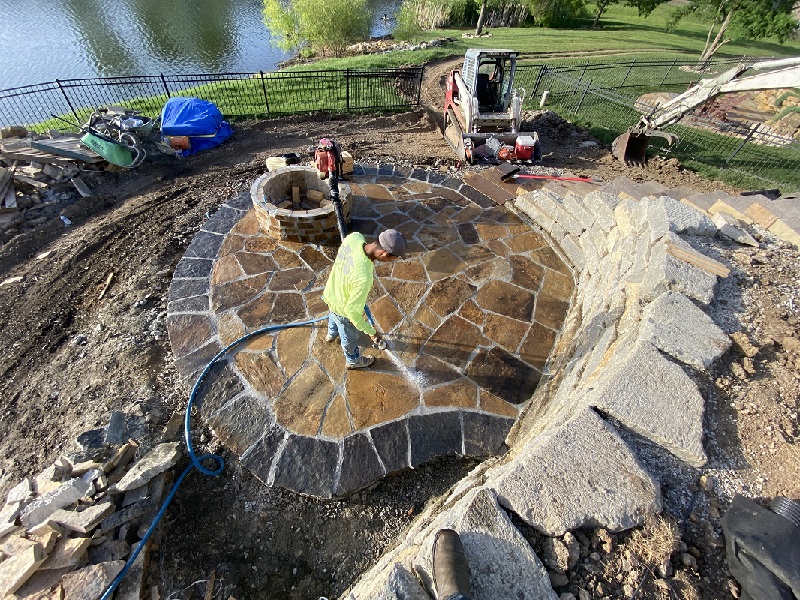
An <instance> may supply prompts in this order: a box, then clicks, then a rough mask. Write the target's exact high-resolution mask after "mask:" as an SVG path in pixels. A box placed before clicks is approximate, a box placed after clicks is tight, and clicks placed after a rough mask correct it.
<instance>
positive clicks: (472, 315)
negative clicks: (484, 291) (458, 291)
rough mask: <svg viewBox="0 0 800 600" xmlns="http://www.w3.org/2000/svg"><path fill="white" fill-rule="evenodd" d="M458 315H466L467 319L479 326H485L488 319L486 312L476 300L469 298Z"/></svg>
mask: <svg viewBox="0 0 800 600" xmlns="http://www.w3.org/2000/svg"><path fill="white" fill-rule="evenodd" d="M458 315H459V316H460V317H464V318H465V319H466V320H467V321H471V322H473V323H475V324H476V325H477V326H478V327H483V324H484V322H485V321H486V315H485V313H484V312H483V311H482V310H481V309H480V307H479V306H478V305H477V304H475V301H474V300H467V301H466V302H465V303H464V305H463V306H462V307H461V310H459V311H458Z"/></svg>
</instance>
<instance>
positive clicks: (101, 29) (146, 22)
mask: <svg viewBox="0 0 800 600" xmlns="http://www.w3.org/2000/svg"><path fill="white" fill-rule="evenodd" d="M398 5H399V0H372V2H371V6H372V7H373V9H374V11H375V20H374V23H373V27H372V35H373V36H378V35H385V34H386V33H389V32H390V29H391V25H392V24H393V21H392V20H389V21H388V22H387V21H384V20H383V19H382V18H381V17H382V15H384V14H388V15H389V16H390V17H391V16H393V15H394V14H395V12H396V10H397V6H398ZM261 9H262V1H261V0H24V1H20V0H0V15H3V18H2V22H0V89H7V88H11V87H17V86H22V85H29V84H34V83H43V82H46V81H54V80H55V79H70V78H84V77H103V76H125V75H154V74H158V73H219V72H247V73H250V72H258V71H271V70H274V68H275V65H276V64H277V63H278V62H280V61H282V60H286V59H287V58H289V55H288V54H286V53H285V52H283V51H281V50H280V49H278V48H277V47H275V46H274V45H273V44H272V39H271V36H270V32H269V31H268V30H267V28H266V27H265V26H264V23H263V21H262V19H261Z"/></svg>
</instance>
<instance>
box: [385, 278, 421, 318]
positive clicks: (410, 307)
mask: <svg viewBox="0 0 800 600" xmlns="http://www.w3.org/2000/svg"><path fill="white" fill-rule="evenodd" d="M381 284H383V288H384V289H385V290H386V293H387V294H389V296H391V297H392V300H394V302H395V303H396V304H397V306H399V307H400V310H401V311H403V313H405V314H407V315H408V314H411V313H412V312H414V310H415V309H416V308H417V305H418V304H419V301H420V300H421V299H422V296H423V295H424V294H425V292H426V291H427V289H428V285H427V284H425V283H413V282H409V281H399V280H395V279H382V280H381ZM376 287H377V286H376ZM373 291H374V290H373Z"/></svg>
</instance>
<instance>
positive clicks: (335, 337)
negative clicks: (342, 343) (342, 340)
mask: <svg viewBox="0 0 800 600" xmlns="http://www.w3.org/2000/svg"><path fill="white" fill-rule="evenodd" d="M338 339H339V335H338V334H335V333H328V334H326V335H325V341H326V342H327V343H329V344H330V343H331V342H332V341H334V340H338Z"/></svg>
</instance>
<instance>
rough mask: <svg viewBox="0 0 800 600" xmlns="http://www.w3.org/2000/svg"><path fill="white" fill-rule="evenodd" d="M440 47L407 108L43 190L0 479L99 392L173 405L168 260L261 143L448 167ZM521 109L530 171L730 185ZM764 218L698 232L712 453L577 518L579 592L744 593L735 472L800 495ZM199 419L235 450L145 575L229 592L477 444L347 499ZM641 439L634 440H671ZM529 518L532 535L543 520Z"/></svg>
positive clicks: (281, 569) (398, 500) (163, 420)
mask: <svg viewBox="0 0 800 600" xmlns="http://www.w3.org/2000/svg"><path fill="white" fill-rule="evenodd" d="M450 67H451V63H439V64H437V65H431V66H430V67H429V68H427V69H426V81H425V86H424V90H423V94H422V104H423V107H422V108H420V109H418V110H415V111H412V112H409V113H405V114H399V115H398V114H389V115H377V116H375V115H373V116H352V115H348V116H342V117H339V116H319V115H317V116H313V115H310V116H305V117H303V116H299V117H292V118H287V119H276V120H270V121H262V122H257V123H256V122H254V123H236V124H235V130H236V133H235V135H234V136H233V137H232V138H231V139H230V140H229V141H228V142H226V143H225V144H224V145H223V146H221V147H219V148H216V149H213V150H210V151H207V152H205V153H202V154H199V155H196V156H194V157H189V158H187V159H184V160H181V161H177V160H176V159H173V158H171V157H167V156H154V157H153V158H152V160H148V161H147V162H146V163H145V164H144V165H142V166H141V167H140V168H138V169H137V170H136V171H133V172H116V173H114V172H98V173H96V174H94V175H92V174H89V173H85V174H84V175H83V178H84V180H85V181H86V182H87V183H88V184H89V186H90V187H91V188H92V189H93V190H94V191H95V192H96V196H93V197H90V198H86V199H82V200H76V199H71V200H65V201H64V202H61V203H60V204H55V205H53V206H50V207H48V208H47V209H45V210H39V211H38V212H37V213H36V215H37V218H36V219H31V218H23V219H22V220H21V221H20V222H19V224H18V225H17V226H16V227H14V228H12V229H10V230H7V231H5V232H3V233H2V242H3V246H2V248H0V282H2V281H5V280H6V279H8V278H11V277H21V278H22V279H21V281H19V282H16V283H9V284H5V285H2V286H0V339H1V340H2V346H0V381H2V403H1V404H0V457H2V459H0V460H2V463H0V468H2V475H0V488H2V489H7V487H8V485H9V484H14V483H16V481H17V480H18V479H19V478H20V477H21V476H23V475H26V474H27V475H30V474H35V473H38V472H40V471H41V470H43V469H44V468H45V467H47V466H48V465H50V464H51V463H52V462H53V461H54V460H55V459H56V458H57V457H58V456H59V455H61V454H66V453H69V452H73V451H75V450H76V444H75V440H76V437H77V436H78V435H79V434H80V433H81V432H83V431H86V430H89V429H92V428H96V427H102V426H104V425H105V424H106V423H107V422H108V418H109V414H110V411H112V410H120V411H124V412H125V413H126V414H127V415H129V418H128V425H129V431H130V432H131V434H132V435H135V436H137V437H139V438H141V439H143V440H144V442H145V446H146V445H148V444H152V443H154V442H156V441H158V440H159V439H160V437H161V436H162V434H163V431H164V429H165V427H167V425H168V423H169V421H170V418H171V417H172V416H173V415H175V414H177V415H182V411H183V408H184V407H185V404H186V398H187V396H188V390H187V389H186V387H185V386H184V384H183V383H182V382H180V381H179V378H178V376H177V373H176V371H175V369H174V368H173V366H172V359H171V354H170V350H169V342H168V340H167V337H166V334H165V327H164V318H165V315H166V303H167V292H168V288H169V284H170V278H171V273H172V270H173V268H174V267H175V265H176V264H177V262H178V260H179V259H180V258H181V256H182V255H183V252H184V251H185V249H186V246H187V245H188V244H189V242H190V241H191V239H192V236H193V235H194V233H195V232H196V231H197V230H198V229H199V227H200V225H201V224H202V223H203V222H204V220H205V219H206V217H207V216H208V215H210V214H212V213H213V212H214V211H215V210H216V209H217V207H218V206H219V205H220V204H221V203H222V202H224V201H225V200H226V199H228V198H230V197H231V196H234V195H237V194H239V193H240V192H242V191H245V190H247V189H248V188H249V186H250V185H251V183H252V181H253V180H254V179H255V178H256V177H257V176H258V175H260V174H262V173H263V171H264V159H265V158H266V157H268V156H271V155H275V154H281V153H286V152H304V151H305V150H306V149H307V148H309V147H310V146H311V145H313V144H315V143H316V141H317V140H318V139H319V138H320V137H324V136H327V137H334V138H336V139H337V140H338V141H340V143H341V144H342V146H343V147H344V148H345V149H347V150H349V151H350V152H351V153H352V154H353V155H354V156H355V157H356V160H357V161H359V162H384V163H399V164H415V165H426V166H430V167H456V162H457V161H456V159H455V157H454V155H452V154H451V150H450V149H449V147H448V146H447V144H446V143H445V142H444V141H443V139H442V137H441V135H440V133H439V129H438V123H439V119H440V116H439V110H440V108H439V107H440V106H441V103H442V96H443V91H442V89H443V88H442V82H443V78H444V76H445V74H446V72H447V70H448V69H449V68H450ZM529 117H530V119H531V122H532V123H533V126H534V127H535V128H536V129H537V130H538V131H539V134H540V136H541V138H542V146H543V151H544V154H545V157H544V160H543V162H542V164H541V166H537V167H536V169H537V170H539V171H545V172H550V173H557V172H566V171H570V172H572V173H575V174H577V175H587V176H588V175H596V176H599V177H602V178H604V179H606V180H610V179H613V178H614V177H617V176H620V175H627V176H628V177H631V178H633V179H636V180H641V181H645V180H655V181H659V182H661V183H664V184H665V185H667V186H670V187H673V186H678V185H689V186H692V187H694V188H696V189H697V190H699V191H706V190H711V189H727V188H725V186H723V185H722V184H720V183H714V182H708V181H705V180H702V179H700V178H699V177H697V176H696V175H694V174H693V173H691V172H688V171H685V170H683V169H682V168H681V166H680V165H679V164H678V163H677V162H676V161H674V160H671V161H662V160H659V159H654V160H652V161H651V163H650V165H649V166H648V167H647V168H646V169H645V170H636V171H632V170H628V169H626V168H625V167H623V166H621V165H620V164H619V163H618V162H616V161H614V160H613V159H612V158H611V156H610V154H609V150H608V148H605V147H602V146H601V145H592V144H583V142H591V141H592V139H591V138H590V137H589V136H588V134H586V133H584V132H581V131H578V130H576V129H575V128H574V127H573V126H571V125H570V124H568V123H566V122H564V121H562V120H560V119H558V118H554V117H553V116H552V115H549V114H545V115H539V116H536V115H530V116H529ZM455 172H456V173H459V172H462V171H461V170H460V169H457V170H455ZM730 191H732V190H730ZM62 214H63V215H65V216H68V218H69V219H70V220H71V222H72V224H71V225H70V226H68V227H67V226H64V225H63V224H62V223H61V220H60V219H59V217H60V216H61V215H62ZM41 216H45V217H46V218H45V219H44V220H42V219H41ZM756 235H757V236H758V237H759V240H760V242H761V245H760V247H759V248H750V247H746V246H738V245H737V244H735V243H733V242H729V241H725V240H722V239H713V240H707V241H705V242H702V243H703V244H704V245H705V246H706V247H705V248H704V251H706V252H708V253H709V254H711V255H713V256H715V257H717V258H718V259H719V260H721V261H722V262H724V263H725V264H727V265H728V266H729V267H730V268H731V271H732V272H731V275H730V276H729V277H728V278H727V279H726V280H724V281H722V282H721V283H720V285H719V290H718V295H717V299H716V300H715V301H714V304H713V306H712V316H713V317H714V319H715V320H716V321H717V323H718V324H719V325H720V326H721V327H723V329H725V330H726V331H727V332H728V333H733V332H735V331H740V330H741V331H742V332H743V333H744V337H743V338H742V340H743V341H742V343H741V344H740V345H739V346H737V347H736V348H734V349H733V350H731V351H730V352H729V353H728V354H727V355H726V356H725V357H724V358H723V360H722V361H721V362H720V364H719V365H717V366H716V367H715V370H714V372H713V373H710V374H709V375H708V377H707V378H706V379H704V380H703V381H701V385H702V389H703V391H704V393H705V395H706V398H707V415H706V420H707V423H706V428H707V451H708V454H709V457H710V464H709V466H708V467H707V468H704V469H702V470H696V469H690V468H688V467H686V466H685V465H682V464H680V463H679V462H678V461H673V462H672V463H669V464H670V465H672V466H671V467H670V468H668V469H666V470H664V469H660V470H659V474H660V475H661V476H662V477H663V479H662V489H663V491H664V498H665V513H664V518H663V519H662V520H660V521H657V522H654V523H653V524H651V525H648V527H646V528H645V529H643V530H637V532H625V533H622V534H618V535H612V534H609V533H608V532H603V531H600V532H597V531H583V532H577V533H576V537H577V540H578V543H579V546H580V551H581V560H580V561H579V562H578V564H577V565H576V566H574V568H572V569H570V570H569V571H567V573H566V575H565V577H566V580H563V579H562V580H561V581H559V582H558V583H560V584H563V585H561V586H559V587H557V591H558V592H561V593H564V592H570V593H572V594H574V596H575V597H578V598H581V600H583V598H601V597H639V598H659V597H661V598H703V599H705V598H708V599H711V598H732V597H738V595H739V591H738V587H737V586H736V584H735V583H734V582H733V581H732V580H731V578H730V576H729V575H728V572H727V570H726V567H725V565H724V548H723V547H722V537H721V530H720V527H719V518H720V516H721V515H722V514H723V513H724V511H725V509H726V507H727V506H728V504H729V502H730V500H731V498H732V496H733V494H734V493H744V494H746V495H748V496H750V497H754V498H757V499H762V500H766V501H768V500H769V499H771V498H772V497H774V496H776V495H783V496H788V497H790V498H800V452H799V451H798V445H797V442H798V434H799V432H798V420H797V409H798V402H800V394H798V389H799V388H800V297H798V295H800V285H798V284H800V261H799V260H798V252H797V251H796V250H793V249H791V248H790V247H788V246H787V245H786V244H783V243H780V242H779V241H777V240H775V239H774V238H771V237H770V236H769V235H768V234H766V233H764V232H761V233H759V232H756ZM109 282H110V283H109ZM179 418H180V417H179ZM173 423H174V420H173ZM168 429H170V431H174V428H168ZM168 435H174V436H175V437H177V435H179V434H171V433H168ZM194 439H195V441H196V443H197V444H198V446H199V448H198V452H199V451H202V450H210V451H219V452H221V454H222V455H223V456H224V457H225V460H226V462H227V468H226V470H225V472H224V474H223V475H222V476H221V477H218V478H207V477H204V476H202V475H199V474H192V475H190V476H189V477H188V478H187V480H186V482H185V483H184V486H183V488H182V489H181V491H180V492H179V493H178V496H177V497H176V499H175V500H174V502H173V504H172V505H171V507H170V509H169V511H168V512H167V515H166V518H165V524H164V528H163V536H162V539H161V543H160V547H157V548H156V551H155V552H154V554H153V561H154V562H153V563H152V568H151V569H150V575H149V577H150V581H149V585H151V586H153V585H158V586H159V588H160V593H161V597H162V598H166V597H169V598H193V597H194V598H199V597H203V596H204V593H205V586H206V583H205V582H206V580H207V579H208V578H209V576H210V574H211V573H212V572H214V574H215V579H216V584H215V587H214V598H220V599H222V600H226V599H228V598H229V597H231V596H232V597H234V598H237V599H239V600H242V599H247V598H261V599H272V598H275V599H277V598H293V599H295V598H296V599H301V598H303V599H309V598H310V599H316V598H318V597H321V596H324V597H328V598H334V597H337V596H338V595H340V594H341V593H343V592H344V591H345V590H346V589H347V587H348V586H349V585H350V584H351V583H352V582H353V580H354V578H355V577H357V576H358V574H359V573H361V572H362V571H363V570H364V569H365V568H367V567H368V566H369V565H370V564H371V563H372V562H374V560H375V559H376V558H377V557H378V556H379V555H380V554H381V553H382V551H383V550H384V549H385V548H386V547H387V545H389V544H391V543H392V542H393V540H395V539H396V538H397V536H398V535H400V534H401V533H402V531H403V529H404V528H405V527H406V526H408V524H409V523H410V522H411V521H412V519H413V518H414V515H415V514H416V513H417V512H418V511H419V510H420V509H421V508H422V507H423V506H424V505H425V504H426V503H427V502H429V501H430V500H431V499H433V498H435V497H437V496H438V495H440V494H442V493H444V492H445V491H446V490H447V488H448V487H449V486H450V485H452V484H453V483H455V482H456V481H458V480H459V479H460V478H461V477H463V476H464V475H465V474H466V473H467V472H468V471H469V470H470V469H471V468H472V467H473V466H474V464H475V463H474V462H471V461H465V460H459V459H449V460H441V461H438V462H436V463H434V464H431V465H427V466H425V467H423V468H420V469H417V470H414V471H410V472H408V473H403V474H401V475H399V476H395V477H390V478H387V479H386V480H385V481H382V482H380V483H378V484H377V485H375V486H374V487H372V488H370V489H367V490H365V491H363V492H361V493H359V494H356V495H355V496H354V497H352V498H349V499H347V500H345V501H336V502H317V501H313V500H309V499H306V498H301V497H298V496H296V495H293V494H290V493H287V492H283V491H281V490H274V489H267V488H265V487H264V486H263V485H261V484H260V483H259V482H258V481H256V480H255V479H254V478H253V477H252V476H250V475H249V474H248V473H247V472H246V471H243V470H242V469H241V468H240V466H239V464H238V462H237V459H236V457H235V456H232V455H230V454H229V453H227V452H226V451H225V450H224V449H223V448H221V447H220V444H219V443H218V442H217V441H216V440H215V439H214V438H213V436H212V435H211V433H210V432H209V431H208V430H206V429H204V428H203V427H201V426H199V425H198V427H197V430H196V431H195V438H194ZM640 446H641V444H640ZM642 448H643V449H642V460H643V461H645V462H649V461H652V462H653V463H654V464H658V465H663V464H664V463H665V461H667V462H669V460H670V459H669V457H663V456H660V455H658V452H657V451H656V450H655V449H651V450H647V449H646V448H644V447H642ZM648 452H649V454H648ZM512 517H514V516H513V515H512ZM520 527H521V529H522V530H523V532H524V533H525V534H526V535H527V536H528V538H529V539H530V541H531V543H532V544H533V546H534V548H536V549H537V550H539V551H540V552H541V551H542V548H543V544H544V543H545V540H543V539H542V538H541V536H538V535H537V534H536V533H535V532H533V531H529V530H527V529H526V528H525V527H523V526H522V525H520ZM665 532H666V533H665ZM672 535H675V536H679V538H678V537H675V540H674V542H675V543H674V544H673V543H672V540H670V543H668V544H667V545H666V547H665V549H661V550H660V551H659V552H654V553H652V552H646V551H643V550H642V548H651V549H652V548H653V547H656V546H657V545H658V544H656V543H655V542H654V541H653V540H662V541H663V539H664V538H665V536H666V537H667V538H669V537H670V536H672ZM648 536H649V537H648Z"/></svg>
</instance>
